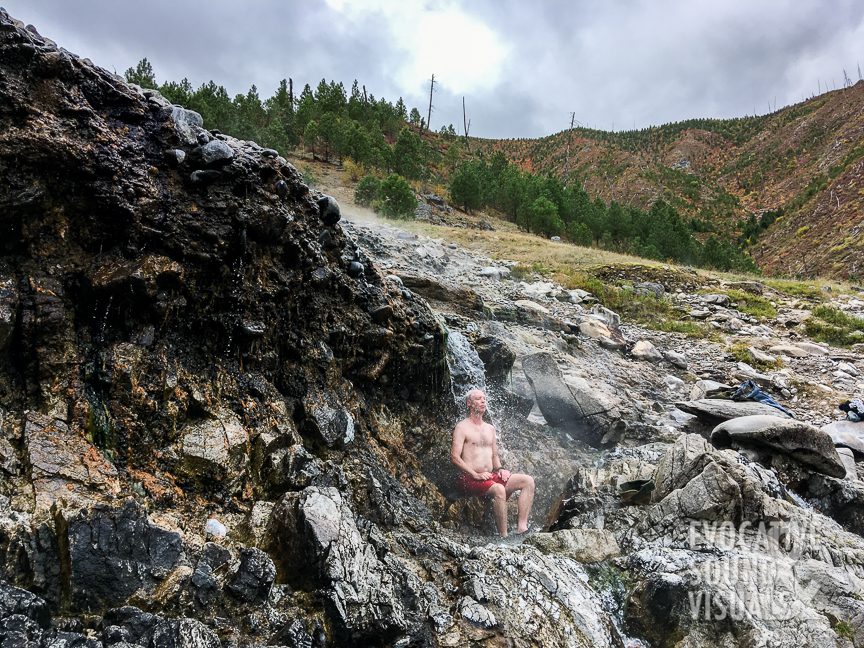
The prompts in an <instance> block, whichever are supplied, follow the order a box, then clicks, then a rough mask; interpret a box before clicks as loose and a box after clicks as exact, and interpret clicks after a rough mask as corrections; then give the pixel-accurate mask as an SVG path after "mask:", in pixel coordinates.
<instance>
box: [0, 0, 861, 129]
mask: <svg viewBox="0 0 864 648" xmlns="http://www.w3.org/2000/svg"><path fill="white" fill-rule="evenodd" d="M0 6H3V7H4V8H5V9H6V10H7V11H8V12H9V13H10V14H11V15H12V16H14V17H15V18H18V19H19V20H22V21H23V22H25V23H28V24H33V25H34V26H35V27H36V28H37V29H38V31H39V33H41V34H42V35H43V36H47V37H48V38H51V39H52V40H54V41H56V42H57V43H58V45H60V46H61V47H64V48H65V49H67V50H69V51H71V52H74V53H76V54H79V55H80V56H84V57H88V58H90V59H91V60H93V61H94V62H95V63H97V64H98V65H101V66H102V67H104V68H106V69H108V70H113V71H116V72H117V73H119V74H122V73H123V72H124V71H125V70H126V69H127V68H129V67H132V66H134V65H135V64H136V63H137V62H138V61H140V60H141V59H142V58H144V57H147V59H148V60H149V61H150V62H151V63H152V65H153V68H154V72H155V74H156V78H157V81H158V82H160V83H161V82H163V81H179V80H180V79H182V78H184V77H186V78H188V79H189V80H190V81H191V82H192V84H193V86H195V87H197V86H199V85H201V84H202V83H205V82H207V81H209V80H211V79H212V80H213V81H215V82H216V83H217V84H220V85H224V86H225V87H226V89H227V90H228V92H229V94H231V95H232V96H233V95H235V94H238V93H244V94H245V93H246V91H247V90H248V89H249V88H250V86H251V85H252V84H255V86H256V87H257V88H258V91H259V95H260V96H261V97H262V98H266V97H269V96H270V95H271V94H273V92H274V91H275V90H276V88H277V86H278V84H279V81H280V80H281V79H283V78H288V77H291V78H293V80H294V86H295V91H296V92H297V93H299V90H300V89H301V88H302V87H303V85H304V84H306V83H309V84H310V85H311V87H312V88H313V89H314V88H315V86H316V85H317V84H318V82H319V81H320V80H321V79H322V78H326V79H327V80H328V81H329V80H335V81H342V82H343V83H344V85H345V88H346V91H348V90H350V88H351V83H352V81H353V80H354V79H357V80H358V81H359V82H360V84H361V85H365V86H366V89H367V91H368V92H370V93H372V94H374V95H375V96H376V97H384V98H386V99H388V100H390V101H392V102H395V101H396V100H397V99H398V98H399V97H400V96H401V97H403V99H404V100H405V103H406V104H407V105H408V107H409V108H411V107H417V108H418V110H419V111H420V113H421V115H423V117H424V118H425V117H426V114H427V110H428V102H429V85H430V79H431V76H432V75H433V74H434V75H435V81H436V83H435V93H434V97H433V109H432V118H431V126H432V128H433V129H434V130H438V129H439V128H440V127H441V126H442V125H447V124H453V125H454V127H456V128H457V130H459V131H460V132H461V130H462V98H463V97H464V98H465V104H466V109H467V116H468V119H470V134H471V135H475V136H478V137H495V138H511V137H513V138H515V137H541V136H544V135H549V134H551V133H555V132H558V131H561V130H564V129H566V128H567V127H568V126H569V124H570V120H571V117H573V118H574V119H575V123H576V124H577V125H581V126H586V127H591V128H598V129H602V130H617V131H620V130H630V129H633V128H644V127H647V126H651V125H659V124H664V123H668V122H673V121H679V120H682V119H689V118H695V117H717V118H727V117H741V116H745V115H752V114H764V113H766V112H770V111H772V110H774V109H775V107H776V108H782V107H783V106H785V105H790V104H794V103H797V102H799V101H802V100H803V99H805V98H807V97H810V96H812V95H814V94H817V93H818V92H819V90H820V89H821V90H822V91H825V89H826V88H828V89H830V88H840V87H842V86H843V83H844V69H845V73H846V75H847V76H848V78H849V79H850V80H851V81H852V82H855V81H858V79H859V77H860V74H861V72H860V66H862V65H864V1H862V0H821V1H819V0H535V1H533V2H528V1H526V0H425V1H413V0H242V1H239V0H233V1H229V0H146V1H145V2H129V1H128V0H75V1H74V2H72V1H70V0H0Z"/></svg>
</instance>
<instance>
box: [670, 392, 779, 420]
mask: <svg viewBox="0 0 864 648" xmlns="http://www.w3.org/2000/svg"><path fill="white" fill-rule="evenodd" d="M675 407H677V408H678V409H680V410H681V411H682V412H687V413H688V414H693V416H696V417H697V418H699V420H700V421H702V422H704V423H707V424H713V425H717V424H718V423H721V422H723V421H728V420H729V419H734V418H737V417H739V416H755V415H766V416H783V417H785V416H786V415H785V414H783V412H781V411H780V410H778V409H777V408H776V407H771V406H770V405H764V404H762V403H757V402H755V401H740V402H739V401H732V400H724V399H722V398H702V399H699V400H695V401H687V402H677V403H675ZM787 418H788V417H787Z"/></svg>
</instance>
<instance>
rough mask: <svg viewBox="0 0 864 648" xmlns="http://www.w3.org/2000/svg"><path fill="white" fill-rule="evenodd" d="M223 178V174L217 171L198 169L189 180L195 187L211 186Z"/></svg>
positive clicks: (190, 175)
mask: <svg viewBox="0 0 864 648" xmlns="http://www.w3.org/2000/svg"><path fill="white" fill-rule="evenodd" d="M221 177H222V172H221V171H217V170H216V169H198V170H197V171H193V172H192V173H191V174H189V180H190V181H191V182H192V184H195V185H209V184H212V183H214V182H217V181H218V180H219V179H220V178H221Z"/></svg>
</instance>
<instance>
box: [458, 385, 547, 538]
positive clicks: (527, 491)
mask: <svg viewBox="0 0 864 648" xmlns="http://www.w3.org/2000/svg"><path fill="white" fill-rule="evenodd" d="M466 402H467V405H468V418H466V419H464V420H462V421H459V423H458V424H457V425H456V428H455V429H454V430H453V445H452V446H451V448H450V461H452V462H453V464H454V465H455V466H456V467H457V468H459V470H461V471H462V474H461V475H459V479H458V486H459V488H460V489H461V490H462V492H463V493H465V494H466V495H474V496H477V497H481V496H486V497H491V498H492V507H493V509H494V511H495V524H496V525H497V526H498V533H499V534H501V537H504V538H506V537H507V498H508V497H510V495H512V494H513V493H514V492H515V491H517V490H521V491H522V493H521V494H520V495H519V506H518V509H519V514H518V521H517V524H516V533H525V532H526V531H527V530H528V514H529V513H531V504H533V503H534V478H533V477H531V476H529V475H523V474H520V473H511V472H510V471H509V470H505V469H504V468H502V467H501V459H500V458H499V457H498V444H497V442H496V440H495V428H494V427H492V426H491V425H489V424H488V423H486V422H485V421H483V414H484V413H485V412H486V394H484V393H483V390H481V389H472V390H471V391H470V392H468V397H467V398H466Z"/></svg>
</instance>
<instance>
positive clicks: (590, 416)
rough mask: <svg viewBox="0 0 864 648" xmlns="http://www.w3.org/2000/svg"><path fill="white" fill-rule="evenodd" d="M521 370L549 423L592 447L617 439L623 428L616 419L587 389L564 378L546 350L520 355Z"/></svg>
mask: <svg viewBox="0 0 864 648" xmlns="http://www.w3.org/2000/svg"><path fill="white" fill-rule="evenodd" d="M522 370H523V371H524V372H525V376H526V377H527V379H528V382H529V383H530V384H531V387H532V388H533V390H534V395H535V400H536V403H537V406H538V407H539V408H540V411H541V412H542V413H543V418H545V419H546V421H547V422H548V423H549V425H551V426H553V427H555V428H559V429H561V430H563V431H565V432H567V433H568V434H571V435H572V436H575V437H577V438H581V439H583V440H584V441H585V442H586V443H588V444H590V445H592V446H594V447H601V446H604V445H608V444H610V443H614V442H615V441H617V439H618V435H619V434H621V432H622V431H623V430H622V429H621V426H619V425H618V422H616V421H614V420H613V419H612V418H611V416H610V415H609V414H608V411H607V409H606V408H605V407H604V406H603V405H602V404H601V403H600V402H599V401H598V400H597V399H596V398H595V397H594V396H593V395H592V394H591V393H589V391H587V390H582V389H577V388H576V387H575V386H574V385H569V384H567V383H566V382H564V376H563V374H562V373H561V370H560V369H559V368H558V364H557V363H556V362H555V359H554V358H553V357H552V356H551V355H550V354H549V353H545V352H542V353H535V354H533V355H530V356H527V357H526V358H523V360H522Z"/></svg>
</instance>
